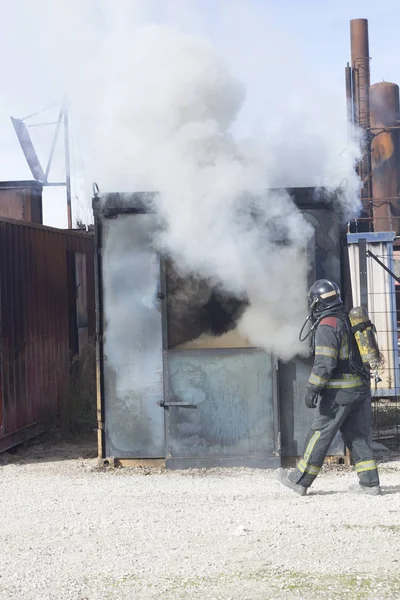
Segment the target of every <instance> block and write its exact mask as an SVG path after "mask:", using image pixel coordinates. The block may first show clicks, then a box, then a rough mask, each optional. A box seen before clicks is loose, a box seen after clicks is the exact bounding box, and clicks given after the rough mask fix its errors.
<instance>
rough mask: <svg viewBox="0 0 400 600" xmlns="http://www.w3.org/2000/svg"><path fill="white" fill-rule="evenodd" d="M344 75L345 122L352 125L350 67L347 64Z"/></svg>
mask: <svg viewBox="0 0 400 600" xmlns="http://www.w3.org/2000/svg"><path fill="white" fill-rule="evenodd" d="M345 75H346V107H347V121H348V123H353V100H352V90H351V67H350V65H349V63H347V67H346V72H345Z"/></svg>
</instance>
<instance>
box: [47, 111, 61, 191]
mask: <svg viewBox="0 0 400 600" xmlns="http://www.w3.org/2000/svg"><path fill="white" fill-rule="evenodd" d="M63 111H64V109H63V107H62V108H61V110H60V114H59V117H58V120H57V127H56V129H55V131H54V136H53V141H52V143H51V148H50V156H49V162H48V163H47V167H46V172H45V176H46V180H45V183H47V180H48V178H49V173H50V169H51V163H52V162H53V157H54V151H55V149H56V145H57V140H58V132H59V131H60V127H61V123H62V118H63Z"/></svg>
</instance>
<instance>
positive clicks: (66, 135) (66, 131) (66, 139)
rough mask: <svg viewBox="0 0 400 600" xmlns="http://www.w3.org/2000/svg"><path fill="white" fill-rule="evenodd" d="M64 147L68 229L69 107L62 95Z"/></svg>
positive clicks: (69, 220)
mask: <svg viewBox="0 0 400 600" xmlns="http://www.w3.org/2000/svg"><path fill="white" fill-rule="evenodd" d="M64 148H65V183H66V186H67V213H68V229H72V207H71V164H70V156H69V109H68V98H67V97H66V96H64Z"/></svg>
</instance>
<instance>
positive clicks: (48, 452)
mask: <svg viewBox="0 0 400 600" xmlns="http://www.w3.org/2000/svg"><path fill="white" fill-rule="evenodd" d="M96 457H97V436H96V434H95V433H94V432H89V433H85V434H82V435H79V436H61V435H58V434H54V433H53V434H52V433H47V434H43V435H41V436H39V437H37V438H35V439H33V440H30V441H29V442H26V443H24V444H20V445H19V446H16V447H15V448H12V449H11V450H9V451H8V452H3V453H2V454H0V466H5V465H9V464H19V465H26V464H29V463H46V462H59V461H64V460H74V459H91V458H96Z"/></svg>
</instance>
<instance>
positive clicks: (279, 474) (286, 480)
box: [276, 469, 307, 496]
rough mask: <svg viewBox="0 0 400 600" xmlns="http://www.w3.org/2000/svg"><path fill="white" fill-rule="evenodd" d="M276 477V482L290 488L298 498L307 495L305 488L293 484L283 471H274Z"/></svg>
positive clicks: (298, 484)
mask: <svg viewBox="0 0 400 600" xmlns="http://www.w3.org/2000/svg"><path fill="white" fill-rule="evenodd" d="M276 476H277V478H278V480H279V481H280V482H281V483H283V485H286V487H288V488H290V489H291V490H293V491H294V492H296V494H298V495H299V496H304V495H305V494H306V493H307V488H306V487H304V485H300V483H295V482H294V481H292V480H291V479H290V478H289V475H288V474H287V473H286V471H285V469H278V470H277V471H276Z"/></svg>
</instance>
